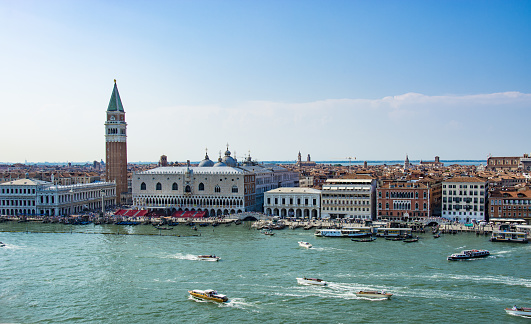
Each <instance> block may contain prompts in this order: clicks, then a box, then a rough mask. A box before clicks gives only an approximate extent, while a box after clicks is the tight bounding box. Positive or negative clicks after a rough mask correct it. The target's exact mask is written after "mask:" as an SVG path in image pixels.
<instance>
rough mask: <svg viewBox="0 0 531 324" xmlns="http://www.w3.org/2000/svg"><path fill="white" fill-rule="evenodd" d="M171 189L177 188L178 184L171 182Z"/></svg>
mask: <svg viewBox="0 0 531 324" xmlns="http://www.w3.org/2000/svg"><path fill="white" fill-rule="evenodd" d="M171 190H179V186H178V185H177V183H175V182H174V183H173V185H172V186H171Z"/></svg>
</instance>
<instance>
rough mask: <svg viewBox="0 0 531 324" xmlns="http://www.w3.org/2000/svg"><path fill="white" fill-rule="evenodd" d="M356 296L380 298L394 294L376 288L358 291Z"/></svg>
mask: <svg viewBox="0 0 531 324" xmlns="http://www.w3.org/2000/svg"><path fill="white" fill-rule="evenodd" d="M356 296H358V297H366V298H380V299H390V298H391V296H393V294H391V293H388V292H385V291H384V290H382V291H376V290H360V291H358V292H357V293H356Z"/></svg>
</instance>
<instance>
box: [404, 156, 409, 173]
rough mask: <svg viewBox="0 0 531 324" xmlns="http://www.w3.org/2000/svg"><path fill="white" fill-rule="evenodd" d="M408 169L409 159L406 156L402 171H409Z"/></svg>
mask: <svg viewBox="0 0 531 324" xmlns="http://www.w3.org/2000/svg"><path fill="white" fill-rule="evenodd" d="M409 167H410V164H409V157H408V156H407V154H406V160H405V161H404V169H405V170H407V169H409Z"/></svg>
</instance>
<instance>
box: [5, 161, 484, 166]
mask: <svg viewBox="0 0 531 324" xmlns="http://www.w3.org/2000/svg"><path fill="white" fill-rule="evenodd" d="M421 161H423V162H433V161H429V160H410V161H409V163H410V164H412V165H418V164H420V162H421ZM177 162H180V163H185V162H186V161H177ZM199 162H200V161H193V162H191V163H192V164H198V163H199ZM257 162H258V163H260V164H262V163H263V164H271V163H273V164H295V163H296V162H297V161H295V160H291V161H257ZM312 162H315V163H316V164H332V165H334V164H341V165H344V166H348V165H349V164H350V165H362V164H364V163H365V162H367V164H368V165H383V164H386V165H396V164H404V160H366V161H365V160H364V161H362V160H356V161H352V162H349V161H342V160H338V161H312ZM440 162H442V163H444V165H445V166H449V165H452V164H461V165H480V164H483V165H486V164H487V160H440ZM18 163H20V162H16V163H11V162H9V163H8V162H0V164H4V165H9V164H18ZM68 163H71V164H72V165H86V164H92V163H93V162H88V161H87V162H28V163H22V164H24V165H49V166H52V165H60V166H65V165H68ZM129 163H130V164H158V162H153V161H152V162H145V161H138V162H129Z"/></svg>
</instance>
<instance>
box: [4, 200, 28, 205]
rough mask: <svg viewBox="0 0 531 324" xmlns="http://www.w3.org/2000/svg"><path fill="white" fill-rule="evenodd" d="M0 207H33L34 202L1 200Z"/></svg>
mask: <svg viewBox="0 0 531 324" xmlns="http://www.w3.org/2000/svg"><path fill="white" fill-rule="evenodd" d="M2 206H35V200H2Z"/></svg>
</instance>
